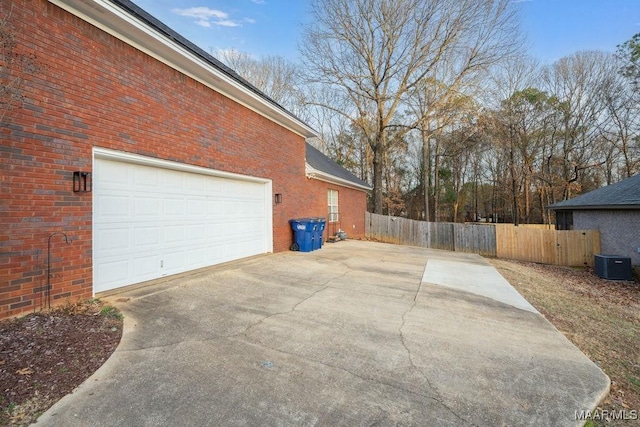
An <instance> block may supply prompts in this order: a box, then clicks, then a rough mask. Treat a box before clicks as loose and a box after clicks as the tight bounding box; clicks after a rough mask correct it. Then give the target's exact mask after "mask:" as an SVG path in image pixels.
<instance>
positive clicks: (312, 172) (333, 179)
mask: <svg viewBox="0 0 640 427" xmlns="http://www.w3.org/2000/svg"><path fill="white" fill-rule="evenodd" d="M304 169H305V173H306V175H307V178H309V179H317V180H318V181H324V182H330V183H331V184H336V185H340V186H342V187H349V188H353V189H355V190H361V191H371V190H373V188H371V187H369V186H368V185H360V184H356V183H355V182H351V181H348V180H346V179H343V178H339V177H337V176H334V175H331V174H328V173H326V172H322V171H319V170H318V169H315V168H313V167H312V166H310V165H309V163H306V162H305V168H304Z"/></svg>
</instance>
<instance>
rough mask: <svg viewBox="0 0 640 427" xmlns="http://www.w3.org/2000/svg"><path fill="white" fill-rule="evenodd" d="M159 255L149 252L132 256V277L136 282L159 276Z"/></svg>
mask: <svg viewBox="0 0 640 427" xmlns="http://www.w3.org/2000/svg"><path fill="white" fill-rule="evenodd" d="M160 261H161V260H160V256H159V255H155V254H151V255H143V256H136V257H134V258H133V278H134V280H136V281H137V282H141V281H144V280H150V279H155V278H156V277H161V273H160V269H161V263H160Z"/></svg>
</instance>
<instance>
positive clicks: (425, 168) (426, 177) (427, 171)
mask: <svg viewBox="0 0 640 427" xmlns="http://www.w3.org/2000/svg"><path fill="white" fill-rule="evenodd" d="M422 180H423V182H422V187H423V189H424V194H423V195H424V220H425V221H426V222H429V221H430V219H431V216H430V215H429V209H430V206H429V191H430V189H431V142H430V141H429V134H428V132H427V131H425V130H424V129H423V130H422Z"/></svg>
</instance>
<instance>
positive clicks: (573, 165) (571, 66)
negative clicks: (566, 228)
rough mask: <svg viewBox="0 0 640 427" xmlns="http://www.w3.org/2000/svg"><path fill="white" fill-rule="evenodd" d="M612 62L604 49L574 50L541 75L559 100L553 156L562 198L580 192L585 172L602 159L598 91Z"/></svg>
mask: <svg viewBox="0 0 640 427" xmlns="http://www.w3.org/2000/svg"><path fill="white" fill-rule="evenodd" d="M613 63H614V61H613V58H612V56H611V55H610V54H607V53H605V52H600V51H584V52H577V53H575V54H573V55H571V56H567V57H564V58H561V59H560V60H558V61H556V62H555V63H554V64H552V65H551V66H550V67H548V68H547V69H546V71H545V73H544V75H543V82H544V84H545V88H546V89H547V91H548V92H550V93H552V94H553V95H555V97H556V98H557V100H558V103H557V114H558V119H557V122H556V136H555V138H554V142H555V143H556V147H555V149H554V152H553V153H552V155H553V156H554V157H556V158H557V159H558V161H559V162H560V163H561V168H562V171H561V173H560V177H559V178H560V181H561V182H562V183H561V185H562V199H568V198H570V197H571V196H572V195H573V194H575V193H576V192H578V191H580V189H581V188H580V181H581V178H582V176H583V174H584V172H585V171H587V170H588V169H589V168H593V167H594V166H597V165H598V164H599V162H600V161H601V159H598V151H597V150H595V147H596V146H595V145H594V141H595V140H596V139H597V137H598V133H599V130H598V123H599V119H600V118H601V115H602V113H603V112H604V107H605V105H604V103H603V96H602V93H601V90H602V87H603V84H604V82H605V81H606V78H607V77H608V76H609V75H610V74H611V73H615V70H614V69H613V68H612V64H613Z"/></svg>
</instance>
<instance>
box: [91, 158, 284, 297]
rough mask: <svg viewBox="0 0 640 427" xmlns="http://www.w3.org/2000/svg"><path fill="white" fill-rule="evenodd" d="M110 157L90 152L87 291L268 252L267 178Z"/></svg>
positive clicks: (101, 290) (269, 207) (148, 159)
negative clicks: (89, 287) (89, 274)
mask: <svg viewBox="0 0 640 427" xmlns="http://www.w3.org/2000/svg"><path fill="white" fill-rule="evenodd" d="M113 153H114V152H107V150H101V151H99V152H98V151H95V161H94V172H93V197H94V199H93V200H94V206H93V208H94V210H93V239H94V240H93V270H94V272H93V275H94V280H93V289H94V292H103V291H107V290H110V289H114V288H118V287H121V286H127V285H131V284H134V283H140V282H143V281H146V280H151V279H156V278H159V277H162V276H166V275H170V274H177V273H182V272H185V271H189V270H193V269H197V268H201V267H206V266H210V265H215V264H219V263H222V262H226V261H231V260H236V259H240V258H244V257H248V256H251V255H257V254H262V253H266V252H271V251H272V250H273V243H272V237H271V219H270V218H271V204H270V201H271V182H270V181H268V180H260V179H258V180H256V179H255V178H249V177H246V179H244V177H240V176H237V175H231V174H226V173H222V172H216V171H211V170H208V169H202V168H196V167H190V166H186V165H182V164H177V163H172V162H164V161H159V160H156V159H150V158H144V157H141V156H134V155H126V159H124V160H126V161H123V159H120V158H118V157H121V156H123V154H118V155H115V154H113ZM168 167H171V169H169V168H168Z"/></svg>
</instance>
